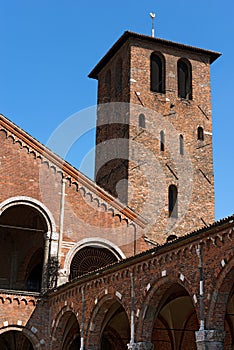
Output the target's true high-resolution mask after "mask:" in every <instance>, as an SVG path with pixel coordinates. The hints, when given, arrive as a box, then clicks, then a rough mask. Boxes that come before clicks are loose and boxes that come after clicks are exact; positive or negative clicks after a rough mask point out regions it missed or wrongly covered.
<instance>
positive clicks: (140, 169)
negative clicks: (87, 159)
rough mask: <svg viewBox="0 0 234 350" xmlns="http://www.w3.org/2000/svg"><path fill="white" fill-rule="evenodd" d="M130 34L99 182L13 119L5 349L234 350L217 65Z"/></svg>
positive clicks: (0, 321)
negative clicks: (215, 123)
mask: <svg viewBox="0 0 234 350" xmlns="http://www.w3.org/2000/svg"><path fill="white" fill-rule="evenodd" d="M219 56H220V54H219V53H217V52H213V51H208V50H204V49H200V48H195V47H191V46H187V45H182V44H178V43H174V42H169V41H166V40H162V39H156V38H153V37H148V36H144V35H139V34H136V33H132V32H125V33H124V34H123V35H122V36H121V37H120V38H119V40H118V41H117V42H116V43H115V44H114V45H113V46H112V48H111V49H110V50H109V51H108V52H107V54H106V55H105V56H104V57H103V58H102V59H101V61H100V62H99V63H98V64H97V66H96V67H95V68H94V69H93V70H92V72H91V73H90V75H89V76H90V77H91V78H94V79H97V80H98V109H97V129H96V130H97V131H96V163H95V164H96V167H95V182H93V181H91V180H90V179H88V178H87V177H86V176H84V175H83V174H82V173H80V172H79V171H78V170H76V169H75V168H74V167H72V166H71V165H70V164H68V163H67V162H66V161H64V160H63V159H61V158H60V157H59V156H57V155H56V154H54V153H53V152H52V151H50V150H49V149H48V148H46V147H44V146H43V145H42V144H40V143H39V142H38V141H37V140H35V139H34V138H33V137H31V136H30V135H28V134H27V133H26V132H24V131H23V130H22V129H20V128H19V127H17V126H16V125H14V124H13V123H12V122H11V121H9V120H8V119H7V118H5V117H4V116H2V115H1V116H0V140H1V149H0V162H1V173H0V184H1V191H0V239H1V245H0V250H1V254H0V259H1V264H0V271H1V272H0V304H1V308H0V348H1V349H3V350H5V349H12V350H15V349H19V350H20V349H24V350H34V349H46V350H47V349H48V350H49V349H53V350H56V349H58V350H69V349H70V350H73V349H81V350H84V349H87V350H88V349H89V350H122V349H123V350H124V349H160V350H164V349H165V350H171V349H175V350H185V349H191V350H192V349H225V350H230V349H233V346H234V326H233V324H234V318H233V317H234V297H233V291H234V288H233V281H234V269H233V262H234V258H233V231H234V221H233V220H234V217H228V218H225V219H223V220H221V221H218V222H214V176H213V160H212V113H211V97H210V64H212V63H213V62H214V61H215V60H216V59H217V58H218V57H219Z"/></svg>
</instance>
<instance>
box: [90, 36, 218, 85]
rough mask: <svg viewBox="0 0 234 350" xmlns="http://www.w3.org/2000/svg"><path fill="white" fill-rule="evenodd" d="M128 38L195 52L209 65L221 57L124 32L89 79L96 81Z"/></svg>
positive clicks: (166, 41) (195, 48)
mask: <svg viewBox="0 0 234 350" xmlns="http://www.w3.org/2000/svg"><path fill="white" fill-rule="evenodd" d="M130 38H134V39H140V40H144V41H148V42H153V43H155V44H161V45H164V46H168V47H174V48H177V49H180V50H186V51H192V52H196V53H198V54H200V55H204V56H208V57H209V58H210V63H213V62H214V61H215V60H216V59H217V58H218V57H220V56H221V53H220V52H215V51H210V50H205V49H201V48H198V47H195V46H189V45H185V44H180V43H176V42H173V41H169V40H164V39H159V38H154V37H152V36H148V35H143V34H138V33H134V32H129V31H126V32H124V33H123V35H122V36H121V37H120V38H119V39H118V40H117V41H116V42H115V43H114V45H113V46H112V47H111V48H110V50H109V51H108V52H107V53H106V54H105V55H104V56H103V58H102V59H101V60H100V61H99V62H98V64H97V65H96V66H95V67H94V68H93V70H92V71H91V72H90V73H89V78H93V79H98V73H99V72H100V71H101V70H102V68H103V67H104V66H105V65H106V64H107V63H108V62H109V61H110V59H111V58H112V57H113V56H114V55H115V53H116V52H117V51H118V50H119V49H120V48H121V47H122V45H123V44H124V43H125V42H126V41H127V40H128V39H130Z"/></svg>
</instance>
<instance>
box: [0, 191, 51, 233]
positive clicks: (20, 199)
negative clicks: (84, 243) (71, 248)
mask: <svg viewBox="0 0 234 350" xmlns="http://www.w3.org/2000/svg"><path fill="white" fill-rule="evenodd" d="M15 205H26V206H29V207H33V208H34V209H36V210H37V211H38V212H40V214H41V215H42V216H43V218H44V219H45V222H46V224H47V227H48V233H51V234H52V233H53V232H56V224H55V220H54V217H53V215H52V214H51V212H50V211H49V209H48V208H47V207H46V206H45V205H44V204H43V203H41V202H40V201H38V200H37V199H34V198H31V197H26V196H16V197H11V198H8V199H6V200H5V201H3V202H2V203H0V215H1V214H2V213H3V212H4V211H5V210H6V209H9V208H10V207H12V206H15Z"/></svg>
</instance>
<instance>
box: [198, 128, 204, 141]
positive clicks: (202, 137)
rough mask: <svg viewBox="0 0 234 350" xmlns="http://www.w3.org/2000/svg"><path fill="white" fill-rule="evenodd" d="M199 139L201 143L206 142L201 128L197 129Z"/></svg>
mask: <svg viewBox="0 0 234 350" xmlns="http://www.w3.org/2000/svg"><path fill="white" fill-rule="evenodd" d="M197 139H198V140H200V141H204V130H203V128H202V127H201V126H199V127H198V128H197Z"/></svg>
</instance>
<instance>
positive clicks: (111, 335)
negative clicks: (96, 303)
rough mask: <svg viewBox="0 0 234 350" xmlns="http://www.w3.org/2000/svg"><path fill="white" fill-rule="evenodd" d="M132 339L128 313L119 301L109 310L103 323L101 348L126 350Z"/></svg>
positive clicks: (104, 349) (103, 349) (102, 349)
mask: <svg viewBox="0 0 234 350" xmlns="http://www.w3.org/2000/svg"><path fill="white" fill-rule="evenodd" d="M129 339H130V326H129V321H128V317H127V314H126V312H125V310H124V308H123V306H122V305H120V303H119V302H117V301H116V302H115V303H114V304H113V305H112V306H111V307H110V308H109V310H108V311H107V313H106V316H105V319H104V320H103V324H102V332H101V350H125V349H127V344H128V343H129Z"/></svg>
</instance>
